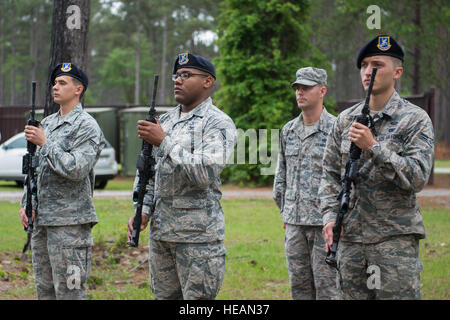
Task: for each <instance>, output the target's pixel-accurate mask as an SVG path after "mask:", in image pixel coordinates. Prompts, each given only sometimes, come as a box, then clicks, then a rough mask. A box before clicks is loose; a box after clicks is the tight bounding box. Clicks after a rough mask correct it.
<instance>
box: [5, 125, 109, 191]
mask: <svg viewBox="0 0 450 320" xmlns="http://www.w3.org/2000/svg"><path fill="white" fill-rule="evenodd" d="M26 152H27V141H26V140H25V133H24V132H21V133H18V134H16V135H15V136H13V137H11V138H10V139H8V140H7V141H5V142H4V143H3V144H1V145H0V180H12V181H15V182H16V183H17V185H19V186H23V182H24V178H25V175H24V174H22V157H23V155H24V154H25V153H26ZM94 174H95V188H98V189H103V188H105V187H106V184H107V183H108V180H111V179H114V177H115V176H116V175H117V162H116V151H115V150H114V148H113V147H112V146H111V144H110V143H109V142H108V141H106V146H105V148H104V149H103V150H102V152H101V154H100V158H99V159H98V161H97V163H96V164H95V167H94Z"/></svg>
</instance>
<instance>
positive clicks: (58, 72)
mask: <svg viewBox="0 0 450 320" xmlns="http://www.w3.org/2000/svg"><path fill="white" fill-rule="evenodd" d="M59 76H69V77H72V78H75V79H77V80H78V81H80V82H81V84H82V85H83V86H84V90H85V91H86V89H87V87H88V84H89V79H88V76H87V75H86V73H84V71H83V70H81V68H80V67H78V66H77V65H75V64H73V63H70V62H64V63H61V64H58V65H57V66H56V67H55V69H53V72H52V75H51V79H50V80H51V83H52V84H53V83H54V82H55V79H56V77H59Z"/></svg>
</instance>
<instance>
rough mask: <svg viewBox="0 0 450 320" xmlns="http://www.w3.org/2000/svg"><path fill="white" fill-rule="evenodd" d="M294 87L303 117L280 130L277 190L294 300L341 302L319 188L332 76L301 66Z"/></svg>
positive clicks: (330, 118) (330, 122) (329, 123)
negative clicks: (329, 256) (325, 101)
mask: <svg viewBox="0 0 450 320" xmlns="http://www.w3.org/2000/svg"><path fill="white" fill-rule="evenodd" d="M296 77H297V80H296V81H295V82H294V83H293V84H292V85H291V86H292V87H293V88H294V89H296V98H297V104H298V106H299V108H300V109H301V110H302V113H301V114H300V115H299V116H298V117H297V118H295V119H293V120H291V121H289V122H288V123H287V124H286V125H285V126H284V127H283V130H282V131H281V135H280V151H279V153H278V163H277V171H276V173H275V181H274V187H273V194H274V199H275V202H276V204H277V206H278V207H279V208H280V211H281V216H282V219H283V223H284V227H285V230H286V236H285V249H286V258H287V265H288V271H289V279H290V283H291V294H292V298H293V299H308V300H311V299H337V298H338V297H339V295H338V291H337V288H336V270H335V269H334V268H331V267H330V266H328V265H327V264H326V263H325V250H324V244H325V243H324V241H323V238H322V234H321V231H322V216H321V215H320V212H319V204H318V200H319V199H318V196H317V193H318V188H319V183H320V178H321V175H322V156H323V151H324V149H325V143H326V141H327V136H328V132H329V131H330V130H331V127H332V125H333V123H334V121H335V119H336V117H335V116H333V115H331V114H329V113H328V112H327V110H326V109H325V108H324V107H323V97H324V95H325V93H326V83H327V74H326V71H325V70H323V69H317V68H312V67H307V68H301V69H299V70H298V71H297V73H296Z"/></svg>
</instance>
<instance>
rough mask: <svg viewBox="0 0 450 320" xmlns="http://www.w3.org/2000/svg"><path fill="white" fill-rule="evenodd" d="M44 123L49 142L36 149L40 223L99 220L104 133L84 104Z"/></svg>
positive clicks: (81, 222) (90, 221)
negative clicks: (97, 175) (97, 176)
mask: <svg viewBox="0 0 450 320" xmlns="http://www.w3.org/2000/svg"><path fill="white" fill-rule="evenodd" d="M41 126H42V128H43V130H44V133H45V136H46V138H47V141H46V142H45V144H44V145H43V146H42V148H40V147H39V146H38V147H37V149H36V155H37V156H38V157H39V166H38V168H36V178H37V189H38V194H37V199H38V203H37V208H38V216H37V224H38V225H43V226H64V225H76V224H84V223H96V222H97V216H96V213H95V208H94V204H93V201H92V195H93V191H94V171H93V168H94V165H95V163H96V162H97V160H98V158H99V157H100V152H101V151H102V149H103V148H104V146H105V138H104V136H103V132H102V131H101V129H100V127H99V126H98V124H97V122H96V121H95V119H94V118H92V116H91V115H89V114H88V113H87V112H86V111H84V110H83V108H82V106H81V103H79V104H78V105H76V106H75V108H74V109H73V110H72V111H71V112H70V113H68V114H67V115H65V116H64V117H63V118H60V117H59V112H56V113H54V114H52V115H50V116H48V117H46V118H45V119H44V120H42V123H41ZM26 192H27V191H26V187H25V194H24V196H23V198H22V203H21V205H22V207H25V204H26ZM33 208H36V202H35V201H34V204H33Z"/></svg>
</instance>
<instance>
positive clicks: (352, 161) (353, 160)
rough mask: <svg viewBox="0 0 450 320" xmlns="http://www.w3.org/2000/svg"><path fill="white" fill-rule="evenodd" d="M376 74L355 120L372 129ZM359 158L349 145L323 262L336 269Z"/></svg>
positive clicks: (357, 148) (356, 149)
mask: <svg viewBox="0 0 450 320" xmlns="http://www.w3.org/2000/svg"><path fill="white" fill-rule="evenodd" d="M376 74H377V68H373V69H372V76H371V78H370V83H369V88H368V90H367V96H366V100H365V102H364V107H363V109H362V112H361V115H359V116H358V117H357V118H356V121H357V122H359V123H361V124H363V125H365V126H368V125H369V123H370V128H373V127H374V123H373V119H372V117H371V116H370V110H369V102H370V95H371V94H372V87H373V81H374V80H375V75H376ZM360 157H361V149H360V148H359V147H358V146H357V145H356V144H355V143H353V142H352V143H351V145H350V152H349V160H348V162H347V165H346V166H345V176H344V179H343V181H342V190H341V193H340V194H339V196H338V200H339V212H338V215H337V216H336V221H335V223H334V227H333V244H332V246H331V249H330V251H329V252H328V254H327V257H326V258H325V262H326V263H327V264H328V265H330V266H332V267H335V268H337V261H336V252H337V248H338V244H339V238H340V236H341V231H342V222H343V220H344V215H345V214H346V213H347V211H348V207H349V203H350V193H351V191H352V183H353V184H355V179H356V177H357V175H358V160H359V158H360Z"/></svg>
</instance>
